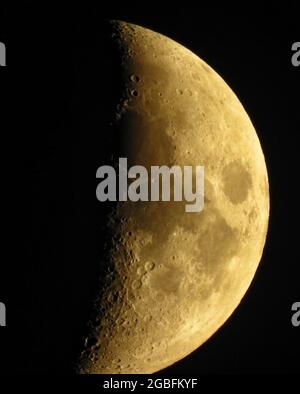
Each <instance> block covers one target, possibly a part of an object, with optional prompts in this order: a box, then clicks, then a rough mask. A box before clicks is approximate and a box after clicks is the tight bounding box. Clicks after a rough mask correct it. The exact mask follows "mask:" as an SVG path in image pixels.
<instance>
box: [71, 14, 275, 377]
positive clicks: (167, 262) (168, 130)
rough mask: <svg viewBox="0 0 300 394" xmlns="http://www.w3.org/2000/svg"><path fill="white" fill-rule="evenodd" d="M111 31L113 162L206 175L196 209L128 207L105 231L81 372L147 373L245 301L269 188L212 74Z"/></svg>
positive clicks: (176, 51)
mask: <svg viewBox="0 0 300 394" xmlns="http://www.w3.org/2000/svg"><path fill="white" fill-rule="evenodd" d="M112 29H113V39H114V40H115V41H116V42H117V45H118V46H119V48H120V50H121V51H123V58H122V72H123V81H124V89H123V94H122V97H120V104H119V105H118V108H117V110H116V119H115V122H116V124H117V130H118V133H119V134H118V139H119V141H120V146H121V150H122V157H127V158H128V162H129V165H130V166H131V165H136V164H138V165H142V166H144V167H146V168H147V169H148V171H149V169H150V167H151V166H153V165H159V166H160V165H167V166H172V165H179V166H187V165H189V166H196V165H203V166H204V168H205V206H204V210H203V211H201V212H199V213H193V214H189V213H186V212H185V210H184V207H183V204H184V202H174V201H171V202H168V203H163V202H151V201H149V202H131V201H127V202H123V203H118V204H117V207H116V210H115V212H114V214H112V215H111V217H110V218H109V221H108V228H109V229H110V230H111V233H112V234H113V236H112V239H111V246H110V249H109V252H108V253H107V256H106V258H107V265H108V269H107V271H106V274H105V277H104V280H103V283H104V285H103V288H102V291H101V294H100V295H99V297H98V298H97V299H96V300H95V310H96V312H97V313H96V318H95V319H94V320H91V322H90V324H89V327H90V332H89V335H88V336H87V338H86V340H85V348H84V350H83V352H82V354H81V357H80V361H79V363H78V371H79V372H80V373H153V372H155V371H158V370H160V369H163V368H165V367H167V366H169V365H171V364H173V363H175V362H176V361H178V360H180V359H182V358H183V357H185V356H186V355H188V354H189V353H191V352H192V351H194V350H195V349H196V348H198V347H199V346H200V345H202V344H203V343H204V342H205V341H206V340H207V339H208V338H210V337H211V336H212V335H213V334H214V333H215V332H216V331H217V330H218V329H219V328H220V327H221V326H222V325H223V324H224V322H225V321H226V320H227V319H228V318H229V316H230V315H231V314H232V313H233V311H234V310H235V309H236V307H237V306H238V305H239V303H240V301H241V300H242V298H243V296H244V295H245V293H246V291H247V289H248V287H249V285H250V283H251V281H252V279H253V277H254V274H255V271H256V269H257V267H258V264H259V261H260V259H261V256H262V252H263V247H264V243H265V239H266V233H267V226H268V217H269V189H268V178H267V170H266V164H265V160H264V155H263V152H262V149H261V146H260V143H259V140H258V137H257V135H256V132H255V129H254V127H253V125H252V123H251V121H250V119H249V117H248V115H247V113H246V112H245V110H244V108H243V106H242V104H241V103H240V101H239V100H238V98H237V97H236V95H235V94H234V93H233V92H232V90H231V89H230V88H229V87H228V86H227V84H226V83H225V82H224V80H223V79H222V78H221V77H220V76H219V75H218V74H217V73H216V72H215V71H214V70H213V69H212V68H211V67H209V66H208V65H207V64H206V63H205V62H204V61H202V60H201V59H200V58H199V57H197V56H196V55H195V54H193V53H192V52H191V51H189V50H188V49H186V48H184V47H183V46H181V45H180V44H178V43H176V42H174V41H173V40H171V39H169V38H167V37H164V36H163V35H160V34H158V33H155V32H153V31H151V30H148V29H145V28H143V27H140V26H136V25H132V24H128V23H125V22H117V21H116V22H113V23H112ZM102 279H103V278H102Z"/></svg>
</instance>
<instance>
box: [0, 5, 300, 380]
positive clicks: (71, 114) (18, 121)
mask: <svg viewBox="0 0 300 394" xmlns="http://www.w3.org/2000/svg"><path fill="white" fill-rule="evenodd" d="M84 4H85V3H82V5H81V6H75V5H71V4H70V5H69V6H68V7H65V8H63V7H62V6H61V5H47V6H46V5H43V6H42V5H37V4H34V3H32V2H25V4H24V3H23V5H22V6H15V8H14V9H8V8H7V7H6V8H5V7H4V8H1V9H0V41H2V42H5V43H6V45H7V67H5V68H4V67H2V68H0V91H1V109H0V114H1V125H0V135H1V158H2V166H1V169H2V171H1V173H2V177H1V178H2V196H3V197H4V203H3V204H2V213H1V216H2V228H3V235H4V236H5V237H4V236H3V244H4V245H3V250H2V256H1V262H0V301H1V302H5V303H6V306H7V327H6V328H1V329H0V360H1V362H2V364H3V366H2V370H1V371H0V374H1V372H4V373H8V374H15V373H20V372H23V373H26V372H41V373H52V374H61V373H72V360H73V359H74V355H75V354H76V352H77V348H78V340H79V337H80V335H81V333H82V331H83V329H84V324H83V322H84V321H85V320H86V318H87V316H88V305H89V301H90V299H91V298H92V297H93V286H94V285H95V283H96V282H95V281H96V279H95V278H96V277H97V269H98V268H97V259H96V257H97V253H98V249H99V240H98V239H97V236H99V234H100V233H99V230H96V231H95V229H97V228H98V227H97V222H96V219H95V202H94V190H95V189H94V187H95V186H94V180H93V179H94V173H95V168H97V167H98V165H99V163H98V164H97V152H98V151H99V152H102V150H103V147H102V145H101V144H102V140H103V139H105V132H104V130H103V129H102V128H101V124H102V121H103V118H105V117H106V116H107V110H108V107H109V105H108V103H110V102H111V99H112V96H113V94H112V90H114V89H115V85H116V84H117V82H116V80H115V79H112V78H113V73H114V72H115V71H116V70H114V68H113V67H112V69H110V70H108V69H109V68H110V63H109V62H108V60H107V55H105V49H106V48H105V44H104V43H103V41H101V26H102V22H103V20H104V19H106V18H114V19H122V20H126V21H128V22H132V23H137V24H140V25H143V26H145V27H149V28H151V29H153V30H155V31H158V32H160V33H162V34H165V35H167V36H169V37H171V38H173V39H174V40H176V41H178V42H180V43H181V44H183V45H184V46H186V47H187V48H189V49H191V50H192V51H193V52H195V53H196V54H198V55H199V56H200V57H201V58H202V59H203V60H205V61H206V62H207V63H208V64H209V65H211V66H212V67H213V68H214V69H215V70H216V71H217V72H218V73H219V74H220V75H221V76H222V77H223V78H224V79H225V81H226V82H227V83H228V84H229V86H230V87H231V88H232V89H233V91H234V92H235V93H236V94H237V95H238V97H239V98H240V100H241V102H242V103H243V105H244V107H245V108H246V110H247V112H248V114H249V116H250V118H251V119H252V121H253V124H254V126H255V128H256V130H257V133H258V135H259V138H260V141H261V144H262V147H263V150H264V153H265V157H266V161H267V166H268V172H269V180H270V188H271V217H270V227H269V233H268V239H267V243H266V247H265V251H264V255H263V259H262V261H261V264H260V266H259V269H258V272H257V275H256V277H255V280H254V281H253V283H252V285H251V287H250V290H249V291H248V293H247V294H246V296H245V298H244V300H243V302H242V303H241V305H240V306H239V307H238V308H237V310H236V311H235V312H234V314H233V315H232V317H231V318H230V319H229V320H228V321H227V322H226V324H225V325H224V326H223V327H222V329H220V330H219V331H218V332H217V333H216V334H215V335H214V336H213V337H212V338H211V339H210V340H209V341H207V343H205V344H204V345H203V346H202V347H201V348H200V349H198V350H197V351H195V352H194V353H192V354H191V355H190V356H188V357H186V358H185V359H184V360H182V361H180V362H178V363H176V364H175V365H173V366H171V367H169V368H168V369H166V370H164V371H162V372H166V373H170V374H185V373H188V374H205V373H269V372H271V373H273V372H274V373H280V372H284V373H285V372H298V370H299V369H300V368H299V367H300V365H299V364H300V363H299V350H300V345H299V344H300V341H299V334H300V329H299V328H295V327H293V326H292V324H291V316H292V312H291V306H292V304H293V303H294V302H296V301H300V286H299V278H300V269H299V252H298V250H299V244H298V242H299V241H298V237H299V220H300V217H299V194H298V182H299V173H298V168H299V165H298V160H299V88H300V78H299V77H300V67H298V68H296V67H293V66H292V64H291V55H292V51H291V46H292V43H293V42H295V41H299V40H300V28H299V26H300V23H299V7H298V8H297V6H296V2H284V3H282V4H281V5H274V4H272V5H270V4H268V3H261V4H260V5H259V6H258V5H256V6H255V5H253V4H252V3H249V5H243V6H236V5H235V6H229V5H223V6H222V7H220V6H219V5H215V4H214V5H211V6H209V5H207V2H202V1H198V2H188V3H186V5H176V4H175V3H174V4H173V3H167V2H160V3H155V2H151V3H150V2H146V3H144V2H140V1H139V2H138V1H132V2H128V3H126V4H123V5H122V6H121V5H119V4H117V3H114V2H112V4H110V5H108V6H106V8H104V7H100V6H98V7H96V6H90V7H89V6H87V5H84ZM5 121H6V122H5ZM4 124H5V127H4ZM102 153H103V152H102ZM97 231H98V232H97ZM95 234H96V236H95ZM6 238H7V240H6ZM95 251H96V253H95Z"/></svg>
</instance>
